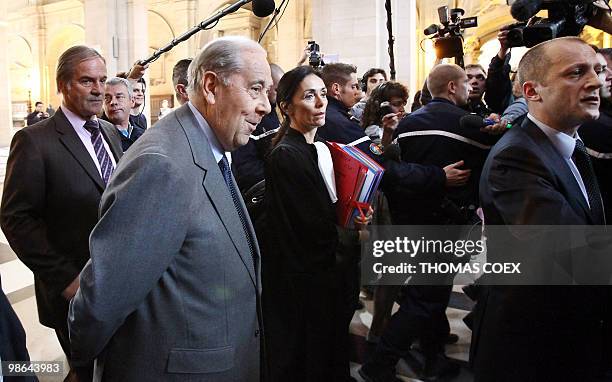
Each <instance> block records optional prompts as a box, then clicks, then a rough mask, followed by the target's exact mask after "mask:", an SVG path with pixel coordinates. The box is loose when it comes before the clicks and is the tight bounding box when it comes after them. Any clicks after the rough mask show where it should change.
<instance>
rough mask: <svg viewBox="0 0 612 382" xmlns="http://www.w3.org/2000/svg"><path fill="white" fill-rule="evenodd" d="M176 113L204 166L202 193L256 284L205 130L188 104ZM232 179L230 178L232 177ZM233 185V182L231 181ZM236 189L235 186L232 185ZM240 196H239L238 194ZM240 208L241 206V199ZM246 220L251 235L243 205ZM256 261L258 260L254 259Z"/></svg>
mask: <svg viewBox="0 0 612 382" xmlns="http://www.w3.org/2000/svg"><path fill="white" fill-rule="evenodd" d="M176 117H177V119H178V121H179V123H180V124H181V126H182V127H183V130H184V131H185V134H186V135H187V140H188V141H189V145H190V147H191V152H192V154H193V161H194V163H195V164H196V165H197V166H198V167H200V168H202V169H203V170H205V174H204V180H203V181H202V185H203V187H204V189H205V191H206V194H207V195H208V197H209V198H210V200H211V202H212V204H213V206H214V208H215V210H216V211H217V214H218V215H219V218H220V219H221V222H222V223H223V226H224V227H225V230H226V231H227V233H228V235H229V236H230V239H231V240H232V243H233V244H234V247H235V248H236V251H237V252H238V255H239V256H240V258H241V260H242V263H243V264H244V266H245V267H246V268H247V270H248V272H249V275H250V276H251V280H252V281H253V284H254V285H256V286H257V285H258V284H259V283H258V282H257V276H256V273H255V269H254V265H253V260H252V259H251V251H250V250H249V244H248V242H247V240H248V239H247V238H246V236H245V234H244V230H243V229H242V222H241V221H240V217H239V216H238V212H237V211H236V208H235V207H234V201H233V200H232V197H231V195H230V193H229V189H228V187H227V185H226V184H225V180H224V179H223V175H222V174H221V170H220V169H219V165H218V164H217V162H216V161H215V158H214V155H213V153H212V150H211V148H210V144H209V142H208V139H207V138H206V134H204V132H203V131H202V129H201V128H200V126H199V125H198V122H197V120H196V119H195V116H194V115H193V113H192V112H191V110H190V109H189V106H188V105H186V104H185V105H183V106H181V107H180V108H179V109H178V110H177V111H176ZM232 181H233V180H232ZM234 185H235V184H234ZM236 190H238V187H237V186H236ZM241 199H242V198H241ZM242 204H243V208H244V203H242ZM244 211H245V214H246V218H247V223H248V226H249V230H251V233H252V235H253V238H255V235H254V232H253V227H252V225H251V222H250V220H249V216H248V213H247V211H246V208H245V209H244ZM253 250H254V251H255V252H256V253H255V255H256V256H257V258H258V257H259V250H258V248H257V241H256V240H255V248H254V249H253ZM257 262H258V263H259V260H258V261H257Z"/></svg>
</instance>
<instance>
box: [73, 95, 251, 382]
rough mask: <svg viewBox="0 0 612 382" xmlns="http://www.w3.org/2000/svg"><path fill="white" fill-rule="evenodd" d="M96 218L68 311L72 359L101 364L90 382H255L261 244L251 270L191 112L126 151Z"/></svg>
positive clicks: (182, 111) (178, 113)
mask: <svg viewBox="0 0 612 382" xmlns="http://www.w3.org/2000/svg"><path fill="white" fill-rule="evenodd" d="M143 197H144V198H145V199H146V201H145V202H143ZM239 198H240V197H239ZM240 200H242V199H241V198H240ZM242 208H243V209H244V208H245V207H244V204H242ZM100 210H101V214H100V215H101V218H100V222H99V223H98V224H97V225H96V227H95V228H94V230H93V232H92V234H91V240H90V242H91V260H90V262H89V263H87V265H86V266H85V268H84V269H83V272H82V273H81V278H80V280H81V287H80V289H79V291H78V292H77V294H76V296H75V297H74V299H72V303H71V308H70V318H69V320H70V321H69V328H70V340H71V346H72V356H73V362H74V363H75V364H77V365H78V364H81V363H82V364H87V363H88V362H90V361H91V360H92V359H94V358H97V366H98V368H97V369H96V371H97V372H98V371H100V370H103V373H96V377H95V380H99V379H102V380H105V381H113V382H118V381H187V380H188V381H207V382H220V381H244V382H249V381H252V382H255V381H259V372H260V353H259V351H260V348H259V344H260V339H261V337H260V336H261V323H260V321H259V319H258V318H260V317H258V307H259V304H258V301H259V294H260V286H261V282H260V277H259V274H260V273H259V251H258V250H257V248H258V247H257V243H255V248H254V250H255V251H256V253H255V257H256V265H254V263H253V259H252V257H251V253H250V250H249V244H248V241H247V237H246V235H245V232H244V230H243V228H242V224H241V222H240V217H239V215H238V212H237V210H236V208H235V207H234V203H233V201H232V197H231V195H230V192H229V189H228V187H227V185H226V183H225V181H224V180H223V175H222V174H221V171H220V169H219V166H218V164H217V162H216V160H215V158H214V156H213V153H212V151H211V149H210V145H209V143H208V139H207V137H206V134H205V133H204V131H202V128H200V126H199V125H198V124H197V121H196V119H195V116H194V115H193V113H192V112H191V110H190V108H189V106H188V105H187V104H185V105H183V106H181V107H180V108H179V109H177V110H175V111H173V112H171V113H170V114H168V115H167V116H165V117H164V118H162V119H161V120H160V121H159V122H157V123H156V124H155V126H153V127H152V128H151V129H149V131H147V133H146V134H144V135H143V136H142V137H141V138H140V139H139V140H138V141H136V143H135V144H134V145H133V146H132V147H131V148H130V149H129V150H128V151H127V152H126V154H125V156H124V157H123V159H121V163H120V164H119V166H118V167H117V171H116V172H115V174H114V175H113V178H112V180H111V181H110V183H109V185H108V188H107V189H106V191H105V192H104V195H103V197H102V202H101V204H100ZM246 218H247V225H248V229H249V231H250V233H251V235H253V236H254V235H255V233H254V232H253V228H252V226H251V224H250V221H248V215H247V217H246ZM126 227H128V228H131V229H129V230H125V228H126ZM102 365H103V367H101V366H102Z"/></svg>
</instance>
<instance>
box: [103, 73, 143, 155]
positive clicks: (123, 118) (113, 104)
mask: <svg viewBox="0 0 612 382" xmlns="http://www.w3.org/2000/svg"><path fill="white" fill-rule="evenodd" d="M133 105H134V93H133V90H132V84H131V83H130V81H128V80H126V79H125V78H119V77H113V78H110V79H108V80H106V85H105V86H104V115H105V116H106V119H107V120H108V121H109V122H111V123H112V124H113V125H115V127H116V128H117V130H118V131H119V134H120V135H121V148H122V149H123V151H126V150H127V149H129V148H130V146H132V144H133V143H134V142H136V140H137V139H138V138H140V136H141V135H142V134H143V133H144V132H145V130H144V129H143V128H141V127H138V126H136V125H133V124H132V123H130V110H131V108H132V106H133Z"/></svg>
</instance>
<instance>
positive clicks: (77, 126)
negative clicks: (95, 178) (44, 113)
mask: <svg viewBox="0 0 612 382" xmlns="http://www.w3.org/2000/svg"><path fill="white" fill-rule="evenodd" d="M60 108H61V109H62V112H63V113H64V115H65V116H66V118H68V122H70V124H71V125H72V128H73V129H74V131H75V132H76V133H77V135H78V136H79V139H80V140H81V142H83V145H85V148H86V149H87V152H88V153H89V156H90V157H91V160H93V162H94V164H95V165H96V168H97V169H98V173H99V174H100V176H102V170H101V169H100V163H99V162H98V157H97V156H96V150H94V147H93V143H91V133H90V132H89V131H87V130H86V129H85V128H84V127H83V125H85V122H86V121H85V120H84V119H83V118H81V117H79V116H78V115H76V114H74V113H73V112H72V111H70V109H68V108H67V107H66V105H64V104H63V103H62V106H60ZM91 120H92V121H97V120H98V118H96V116H95V115H94V116H93V117H91ZM100 135H101V136H102V143H103V144H104V149H106V152H107V153H108V155H109V156H110V159H111V161H112V163H113V168H117V162H115V157H114V156H113V152H112V151H111V150H110V147H109V146H108V143H107V142H106V138H104V134H100Z"/></svg>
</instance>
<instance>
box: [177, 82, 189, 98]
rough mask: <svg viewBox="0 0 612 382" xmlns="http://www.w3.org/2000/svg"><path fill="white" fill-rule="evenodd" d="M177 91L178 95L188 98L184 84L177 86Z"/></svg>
mask: <svg viewBox="0 0 612 382" xmlns="http://www.w3.org/2000/svg"><path fill="white" fill-rule="evenodd" d="M175 90H176V92H177V93H179V94H180V95H182V96H183V97H187V89H185V85H183V84H176V88H175Z"/></svg>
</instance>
